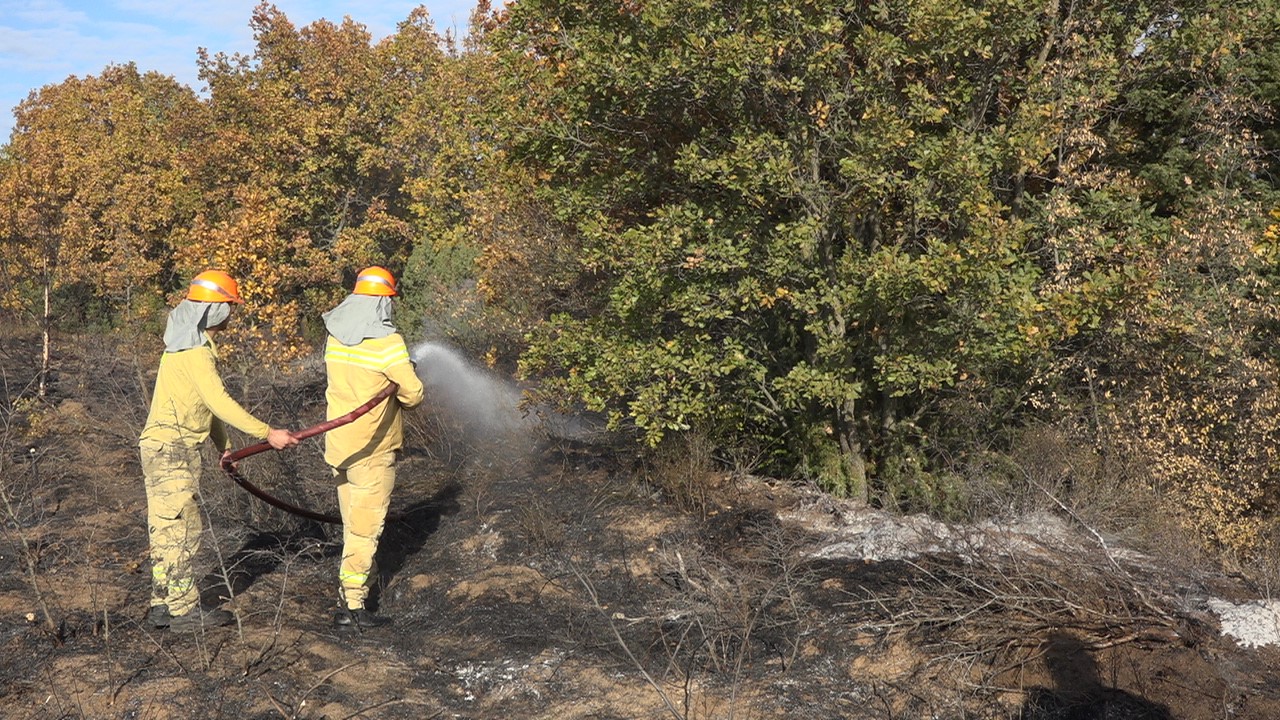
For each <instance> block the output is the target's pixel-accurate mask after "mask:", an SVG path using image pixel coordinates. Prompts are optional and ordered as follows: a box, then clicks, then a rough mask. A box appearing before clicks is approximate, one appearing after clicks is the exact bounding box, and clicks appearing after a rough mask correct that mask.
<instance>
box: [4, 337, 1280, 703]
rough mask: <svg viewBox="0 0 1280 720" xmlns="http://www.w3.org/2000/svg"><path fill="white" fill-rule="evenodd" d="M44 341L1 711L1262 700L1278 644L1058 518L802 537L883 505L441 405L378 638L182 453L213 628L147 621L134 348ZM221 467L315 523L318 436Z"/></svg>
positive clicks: (301, 397)
mask: <svg viewBox="0 0 1280 720" xmlns="http://www.w3.org/2000/svg"><path fill="white" fill-rule="evenodd" d="M62 342H63V347H75V348H77V349H76V352H74V353H72V352H69V351H67V350H63V351H61V352H60V353H59V356H58V358H57V366H58V373H57V375H56V376H55V377H54V378H53V383H52V386H51V391H50V394H49V396H48V397H47V398H46V399H44V400H33V399H32V398H33V387H32V386H31V385H30V384H29V381H30V380H31V379H32V378H34V377H35V374H34V368H35V362H36V359H35V358H36V355H37V351H38V343H37V342H36V341H35V340H34V339H33V338H32V337H29V336H8V337H2V338H0V368H2V369H3V377H0V380H3V390H4V395H3V398H0V399H3V404H2V405H0V410H2V412H3V415H2V416H0V418H2V424H0V432H2V433H3V434H2V435H0V450H2V451H3V455H2V456H0V457H3V460H0V489H3V491H4V493H3V499H4V503H2V504H0V513H3V517H2V518H0V519H3V534H0V707H2V708H3V710H0V715H2V716H3V717H6V718H156V719H163V718H238V719H239V720H256V719H259V718H262V719H265V718H310V719H320V718H329V719H333V720H336V719H338V718H436V717H439V718H495V717H512V718H556V719H557V720H569V719H571V718H599V719H606V718H659V717H677V718H744V719H745V718H799V719H810V718H812V719H815V720H817V719H826V718H868V719H871V718H875V719H888V718H926V717H927V718H1002V719H1003V718H1039V719H1043V720H1067V719H1069V718H1070V719H1073V720H1075V719H1088V718H1110V719H1117V718H1152V719H1162V718H1176V719H1179V720H1184V719H1185V720H1209V719H1210V718H1257V719H1258V720H1263V719H1271V718H1277V717H1280V662H1278V661H1280V651H1278V650H1277V649H1276V648H1275V647H1274V646H1264V647H1260V648H1242V647H1240V646H1238V645H1237V644H1236V642H1235V641H1233V640H1232V639H1231V638H1229V637H1224V636H1222V635H1220V634H1219V628H1218V627H1217V626H1216V621H1215V618H1214V617H1213V616H1212V614H1210V613H1207V612H1204V611H1203V610H1202V607H1201V604H1200V603H1199V600H1198V599H1197V598H1201V597H1203V596H1205V595H1209V594H1212V595H1214V596H1217V597H1224V598H1227V599H1238V600H1243V599H1247V598H1250V597H1259V596H1260V593H1259V590H1258V588H1256V587H1254V586H1253V585H1251V584H1250V582H1249V581H1248V580H1247V579H1246V578H1242V577H1231V576H1227V575H1222V574H1216V573H1213V572H1210V571H1208V570H1204V569H1202V568H1197V567H1188V566H1184V565H1179V564H1178V562H1177V561H1176V560H1173V559H1165V560H1161V561H1159V562H1156V561H1152V560H1151V559H1150V558H1149V557H1147V556H1137V555H1136V554H1133V555H1129V554H1121V553H1118V552H1116V551H1115V548H1114V547H1111V548H1104V549H1102V550H1100V549H1098V548H1097V546H1096V544H1092V543H1091V540H1090V533H1089V532H1084V531H1081V532H1078V533H1075V534H1070V535H1063V534H1062V533H1061V532H1058V533H1057V534H1056V535H1055V536H1054V539H1053V540H1052V541H1034V542H1031V543H1030V544H1027V543H1025V542H1012V541H1009V542H1002V543H993V542H992V541H991V538H993V537H997V536H999V537H1005V536H1003V535H1000V533H998V532H993V531H990V530H983V531H981V532H979V531H977V530H974V531H973V533H972V534H964V533H962V534H961V536H960V537H959V543H958V544H957V543H956V542H951V543H950V544H946V543H941V544H939V543H935V544H933V545H931V546H930V547H931V548H932V549H930V548H925V549H923V550H922V551H921V552H918V553H898V554H896V555H894V556H892V557H888V556H886V554H885V553H879V554H877V553H866V552H863V553H862V554H861V556H859V555H858V554H856V553H855V554H853V555H850V554H848V553H839V552H829V551H830V550H831V548H832V547H834V546H835V545H836V544H838V543H836V540H837V539H840V538H843V539H846V540H847V539H848V538H850V537H860V538H863V540H864V541H865V539H866V538H867V537H869V536H870V535H869V534H868V533H861V534H858V533H853V532H852V531H851V530H850V528H855V527H856V526H858V524H859V523H862V524H864V525H865V524H871V525H876V524H879V525H881V526H883V525H885V524H887V523H888V521H889V517H888V516H880V515H876V514H874V513H871V512H870V511H867V510H865V509H859V508H856V507H851V506H846V505H842V504H840V503H836V502H834V501H832V500H830V499H827V498H824V497H822V496H821V495H819V494H817V493H815V492H813V491H812V490H811V489H808V488H804V487H798V486H795V485H792V484H788V483H783V482H774V481H770V480H768V479H763V478H755V477H750V476H734V475H730V474H725V473H720V472H717V471H715V470H712V469H710V467H709V463H707V462H705V461H703V460H701V459H700V458H699V457H697V453H696V452H692V451H691V453H690V455H689V457H687V458H686V457H679V456H673V457H672V458H670V459H668V460H667V461H663V462H657V463H655V462H652V461H642V460H641V459H640V458H639V457H638V456H637V455H636V454H635V453H634V452H631V451H628V450H627V449H626V448H625V446H623V445H616V444H613V443H610V442H607V441H605V440H604V439H602V438H589V437H575V438H570V439H566V438H564V437H551V436H549V435H547V434H545V433H536V432H535V433H521V434H518V435H515V434H512V435H507V436H505V437H500V438H499V437H493V436H492V435H491V434H488V433H485V432H482V431H481V429H480V428H475V427H467V426H465V425H463V424H461V423H460V422H459V421H458V420H457V418H456V417H453V416H450V415H449V414H447V413H445V412H444V411H443V409H441V408H434V409H433V408H427V409H423V410H421V411H415V412H414V413H412V415H411V423H410V433H409V434H410V437H409V447H408V451H407V452H406V455H405V457H404V458H403V461H402V463H401V464H400V466H399V484H398V487H397V490H396V493H395V498H394V500H393V506H392V512H393V513H394V514H395V515H397V517H398V519H396V520H395V521H393V522H392V523H390V524H389V526H388V528H387V531H386V534H385V536H384V540H383V542H382V548H381V551H380V554H379V565H380V570H381V576H382V582H381V584H380V586H379V588H378V591H377V604H378V606H379V607H380V609H381V611H382V612H384V613H386V614H388V615H391V616H392V617H394V618H395V624H394V625H393V626H392V627H391V628H389V629H379V630H374V631H370V632H367V633H363V634H354V635H351V634H343V633H338V632H336V631H335V630H333V629H332V628H331V627H330V618H331V615H332V612H333V609H334V608H335V600H336V568H337V556H336V554H337V551H338V540H339V539H340V533H338V532H336V531H335V528H333V527H331V526H326V525H323V524H320V523H312V522H307V521H300V520H298V519H296V518H294V517H292V516H289V515H287V514H285V513H282V512H280V511H278V510H275V509H273V508H270V507H268V506H266V505H264V504H263V503H261V502H260V501H258V500H256V499H254V498H252V497H250V496H249V495H247V494H246V493H245V492H243V491H242V490H240V489H239V488H237V487H236V486H235V485H234V484H233V483H232V482H231V481H230V480H228V479H227V478H226V477H225V476H224V475H222V474H221V472H219V471H218V470H217V468H216V466H215V462H214V461H215V458H214V456H213V455H212V452H211V453H210V455H209V456H208V457H207V460H208V462H207V464H206V467H205V472H204V477H203V480H202V483H203V485H202V493H203V507H204V508H205V510H206V513H207V518H206V520H207V523H206V524H207V526H208V528H209V533H208V535H207V538H206V542H205V551H204V555H205V557H204V558H203V560H202V562H203V567H206V568H209V569H211V570H212V572H211V574H210V575H209V576H208V577H206V578H205V581H204V583H203V584H202V588H203V589H204V592H205V594H206V596H207V597H209V598H210V599H218V598H229V599H228V600H227V601H226V606H227V607H229V608H231V609H233V610H235V612H236V613H237V614H238V616H239V622H238V624H237V625H235V626H232V627H227V628H214V629H209V630H208V631H206V632H202V633H196V634H188V635H182V634H174V633H171V632H168V631H157V630H152V629H150V628H148V627H146V626H145V625H144V624H143V622H142V620H143V617H144V614H145V611H146V604H147V582H148V573H149V567H148V564H147V561H146V553H147V546H146V529H145V501H144V496H143V490H142V479H141V473H140V470H139V467H138V461H137V456H136V451H135V449H134V447H133V442H134V439H135V438H136V435H137V431H138V429H139V428H140V426H141V423H142V420H143V418H144V416H145V413H146V405H147V397H146V396H147V393H148V392H149V390H150V382H151V379H152V378H153V377H154V375H153V372H154V370H153V368H152V367H150V365H151V364H152V363H153V362H154V355H155V350H154V348H151V347H150V346H147V347H144V348H130V347H128V346H125V345H123V344H121V342H120V341H118V340H112V339H103V338H64V339H62ZM257 372H258V375H257V376H255V377H253V378H252V381H251V382H250V381H245V380H244V379H243V378H241V376H239V375H237V374H236V373H235V372H234V370H227V371H226V373H225V375H226V377H227V379H228V386H229V387H230V388H232V392H233V394H235V395H237V396H238V397H241V398H244V399H246V400H247V402H246V404H247V405H249V406H250V407H251V408H252V409H253V410H254V411H255V412H257V413H258V414H259V415H260V416H262V417H264V418H266V419H269V420H271V421H275V422H283V421H285V420H288V421H289V424H290V425H291V426H292V427H295V428H297V427H302V426H306V425H309V424H311V423H314V422H316V421H318V420H319V419H320V418H321V414H322V412H323V404H322V403H323V385H322V383H323V380H322V378H320V377H318V376H317V375H316V373H315V371H314V369H312V370H311V371H308V370H306V369H304V370H302V371H300V372H297V373H294V374H291V375H275V374H271V375H267V373H265V372H264V371H263V370H262V369H261V368H258V369H257ZM241 440H243V439H241ZM243 469H244V471H245V474H246V476H248V478H249V479H250V480H252V481H253V482H255V483H257V484H258V485H260V486H261V487H263V488H264V489H267V490H268V491H270V492H272V493H274V494H277V495H279V496H281V497H284V498H287V499H289V500H290V501H291V502H294V503H296V504H300V505H305V506H307V507H310V508H314V509H317V510H321V511H325V512H335V511H336V510H335V502H334V500H333V498H332V494H333V493H332V487H331V484H330V482H329V481H328V479H327V478H328V473H327V470H326V469H325V468H324V466H323V464H322V461H321V459H320V446H319V443H318V441H316V440H309V441H307V442H306V443H304V445H303V446H301V447H300V448H299V449H296V450H292V451H288V452H285V453H268V454H263V455H260V456H255V457H254V458H251V459H248V460H246V461H245V462H244V463H243ZM1067 525H1069V523H1067ZM1055 527H1062V526H1055ZM980 539H982V541H981V542H980V541H979V540H980ZM957 548H959V549H957ZM965 548H968V550H966V549H965ZM864 550H865V548H864Z"/></svg>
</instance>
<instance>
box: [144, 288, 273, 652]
mask: <svg viewBox="0 0 1280 720" xmlns="http://www.w3.org/2000/svg"><path fill="white" fill-rule="evenodd" d="M243 302H244V301H243V300H241V299H240V289H239V286H238V285H237V284H236V281H235V280H234V279H233V278H232V277H231V276H230V275H228V274H226V273H224V272H222V271H219V270H206V271H204V272H202V273H200V274H198V275H196V276H195V278H194V279H192V281H191V285H190V287H189V288H188V289H187V296H186V299H184V300H183V301H182V302H180V303H179V304H178V305H177V307H175V308H173V310H171V311H170V312H169V320H168V323H167V324H166V325H165V330H164V345H165V347H164V354H163V355H162V356H161V358H160V369H159V372H158V373H157V375H156V385H155V390H154V391H153V392H152V395H151V410H150V412H149V413H148V414H147V422H146V425H145V426H144V427H143V429H142V435H141V437H139V439H138V449H139V454H140V455H141V459H142V473H143V476H144V478H145V481H146V491H147V532H148V539H149V542H150V546H151V550H150V554H151V565H152V567H151V578H152V583H151V608H150V610H149V611H148V612H147V621H148V622H149V623H150V625H151V626H152V627H156V628H165V627H167V628H170V629H171V630H175V631H191V630H196V629H198V628H201V627H205V626H217V625H228V624H230V623H231V622H234V620H235V616H234V615H233V614H232V613H231V612H229V611H228V610H225V609H223V608H219V607H211V608H204V607H201V605H200V590H199V588H198V587H197V585H196V577H195V574H194V570H193V568H192V558H193V557H194V556H195V554H196V552H197V551H198V550H199V548H200V534H201V532H202V531H203V525H202V523H201V519H200V508H199V506H198V505H197V504H196V495H197V493H198V492H199V482H200V445H201V444H202V443H203V442H204V441H205V439H206V438H210V439H212V440H213V443H214V445H215V446H216V447H217V448H218V450H220V451H222V452H223V453H224V456H225V453H227V452H229V449H228V445H229V438H228V437H227V430H226V425H231V426H233V427H235V428H237V429H239V430H240V431H242V432H244V433H246V434H249V435H252V436H254V437H256V438H265V439H266V440H267V442H268V443H270V444H271V447H273V448H275V449H277V450H283V449H285V448H288V447H293V446H294V445H297V444H298V440H297V438H295V437H294V436H293V434H292V433H290V432H289V431H288V430H283V429H277V428H272V427H270V426H269V425H268V424H267V423H265V422H263V421H261V420H259V419H258V418H256V417H254V416H253V415H251V414H250V413H249V412H248V411H247V410H245V409H244V408H243V407H241V406H240V404H239V403H237V402H236V401H235V400H234V399H232V397H231V396H230V395H229V394H227V390H226V388H225V387H224V386H223V384H222V378H221V377H219V375H218V368H217V364H216V363H217V359H218V355H217V346H215V345H214V343H213V340H212V339H211V338H210V337H209V336H210V334H211V333H212V332H214V331H217V330H221V329H223V328H225V327H226V325H227V322H228V320H229V319H230V317H231V306H232V305H233V304H241V303H243Z"/></svg>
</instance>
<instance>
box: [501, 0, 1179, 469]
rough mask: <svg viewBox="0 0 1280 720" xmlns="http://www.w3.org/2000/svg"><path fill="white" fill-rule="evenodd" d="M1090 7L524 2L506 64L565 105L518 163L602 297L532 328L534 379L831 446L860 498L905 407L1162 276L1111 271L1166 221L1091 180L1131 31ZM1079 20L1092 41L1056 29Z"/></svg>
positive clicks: (1095, 177)
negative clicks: (1071, 14) (817, 432)
mask: <svg viewBox="0 0 1280 720" xmlns="http://www.w3.org/2000/svg"><path fill="white" fill-rule="evenodd" d="M1079 14H1080V16H1081V17H1083V18H1086V20H1083V21H1079V22H1075V21H1072V20H1071V19H1066V20H1064V19H1063V18H1057V17H1049V18H1046V17H1045V16H1044V15H1043V14H1042V13H1041V12H1040V8H1038V7H1036V8H1031V7H1024V6H1023V5H1021V4H1017V3H1009V4H1001V5H997V6H990V5H983V6H977V5H969V4H965V3H955V2H938V1H936V0H921V1H919V2H907V3H895V4H888V3H873V4H871V5H867V4H864V3H848V4H840V3H815V2H805V1H802V0H793V1H790V2H787V1H784V2H779V3H771V4H769V5H768V6H747V7H741V6H739V5H738V4H727V3H719V2H710V1H703V2H695V1H689V0H666V1H659V2H651V3H645V4H643V5H636V6H629V5H623V6H619V7H618V8H617V9H616V11H614V12H607V13H602V12H590V11H589V7H588V6H587V5H585V4H583V3H574V2H554V1H544V2H524V3H521V4H519V5H518V6H516V7H513V8H511V12H510V17H509V19H508V21H507V23H506V25H504V26H503V27H501V28H499V29H498V30H497V31H496V32H495V33H494V34H493V36H492V40H493V42H492V46H493V49H494V52H496V53H498V54H500V55H503V54H504V53H505V55H504V57H505V58H506V60H507V62H508V63H511V64H513V65H515V64H518V63H521V62H523V63H525V64H526V65H527V66H531V67H532V70H531V72H537V73H539V74H540V76H541V77H542V78H543V82H545V84H546V86H548V88H549V89H548V90H547V91H546V92H547V93H548V94H549V99H547V98H543V99H542V101H543V102H544V103H548V104H549V105H550V106H551V107H552V108H553V110H552V111H551V112H550V119H549V120H548V121H547V122H543V123H540V124H536V125H535V124H533V123H528V124H527V125H526V127H529V128H531V129H530V130H528V131H526V132H524V133H521V134H517V135H516V137H515V139H514V140H515V142H514V143H513V145H512V158H513V160H514V161H516V162H519V163H526V164H531V165H533V166H534V167H535V168H537V170H538V172H541V173H543V174H544V175H545V176H547V177H548V178H549V183H548V191H549V192H548V198H549V200H550V201H551V202H552V203H554V206H555V207H556V208H557V209H558V210H557V214H558V217H560V218H562V219H564V220H565V221H566V222H569V223H572V224H573V226H574V227H575V228H576V229H577V231H578V235H579V237H580V242H581V247H580V252H579V253H578V255H577V258H576V261H577V265H576V267H577V271H578V273H579V274H580V276H581V277H583V278H588V277H589V278H591V281H592V282H593V283H595V285H596V286H597V287H599V288H600V290H601V291H600V292H599V293H598V294H597V296H596V301H597V302H596V304H594V305H589V306H587V307H584V308H581V309H580V310H579V312H577V313H576V315H574V314H563V315H557V316H554V317H552V318H551V320H550V322H549V323H548V324H547V325H546V326H545V327H543V328H542V329H540V330H539V331H538V332H537V333H536V334H535V335H534V336H533V338H532V345H533V346H532V348H531V351H530V353H529V354H528V355H527V356H526V369H527V372H529V373H531V374H542V373H552V374H554V375H556V376H557V378H558V379H557V381H556V382H554V383H552V384H550V385H549V386H548V389H549V390H550V391H553V392H559V393H563V394H565V395H568V396H572V397H577V398H581V399H582V400H584V401H585V402H586V403H587V404H588V405H589V406H591V407H594V408H598V409H606V410H608V411H610V412H611V413H612V418H613V420H614V422H615V423H616V424H621V423H623V422H624V421H627V422H634V423H635V424H636V425H637V426H638V427H639V428H640V429H641V430H642V431H643V432H644V433H645V436H646V437H647V438H648V439H649V441H650V442H656V441H658V440H660V439H661V437H662V436H663V434H664V433H667V432H670V431H681V430H684V429H686V428H688V427H691V426H695V425H697V426H704V425H707V426H712V427H714V428H715V429H716V430H718V431H720V432H722V433H723V434H722V435H721V437H724V438H734V437H740V436H750V435H753V434H757V435H764V436H773V437H792V438H795V439H797V440H799V441H800V445H809V444H813V443H814V442H816V443H817V447H815V449H814V452H815V453H817V455H815V456H822V455H821V452H819V450H820V448H821V447H822V446H823V445H824V444H826V443H827V442H829V443H830V444H831V445H832V446H834V447H836V448H838V449H839V451H840V453H841V454H843V455H844V456H845V457H844V462H845V467H846V468H847V472H846V474H849V473H852V474H851V475H850V476H851V477H852V478H854V479H853V480H851V481H850V482H852V483H853V484H854V485H857V484H860V483H861V482H862V480H861V478H860V477H859V473H860V472H861V470H860V469H859V468H860V467H861V466H862V463H863V462H864V457H863V456H864V455H866V454H867V453H868V452H869V451H870V448H871V447H872V446H875V447H883V445H881V444H880V440H883V436H880V435H879V432H880V430H879V429H880V428H884V427H889V426H892V424H893V423H894V422H896V420H897V416H898V415H899V414H901V413H907V414H912V415H916V414H919V413H922V412H927V410H928V408H929V406H930V403H931V402H932V398H933V397H934V396H935V394H936V393H938V392H939V391H941V390H944V389H946V388H949V387H952V386H954V385H955V384H956V383H957V382H959V381H961V380H964V379H966V378H971V377H978V378H989V377H994V376H996V375H1002V374H1008V373H1009V372H1010V371H1011V369H1012V370H1013V371H1014V372H1016V371H1017V368H1019V367H1022V366H1024V365H1025V364H1027V363H1030V362H1032V361H1033V360H1034V359H1036V358H1040V357H1044V356H1045V355H1046V354H1047V353H1049V352H1050V351H1051V349H1052V348H1054V347H1055V346H1057V345H1059V344H1061V343H1063V342H1067V341H1069V340H1070V339H1071V338H1073V337H1074V336H1075V335H1076V334H1078V333H1079V332H1081V331H1082V330H1085V329H1089V328H1096V327H1097V326H1098V325H1099V324H1100V322H1101V318H1103V317H1105V316H1107V315H1108V314H1109V313H1110V312H1111V311H1112V309H1113V308H1114V307H1115V306H1116V305H1117V304H1118V303H1120V302H1121V301H1122V299H1123V298H1124V297H1126V296H1128V295H1131V294H1133V293H1134V292H1135V291H1136V290H1135V289H1136V288H1138V287H1139V286H1140V285H1141V283H1142V281H1143V280H1144V279H1145V278H1144V277H1143V274H1142V273H1141V272H1140V271H1139V270H1137V269H1136V268H1134V267H1126V266H1125V265H1124V263H1123V260H1125V259H1126V258H1125V257H1123V254H1122V255H1121V257H1117V258H1115V261H1111V258H1110V257H1107V258H1106V261H1104V262H1098V261H1097V258H1099V256H1102V255H1104V254H1106V253H1108V250H1109V248H1108V246H1115V245H1116V243H1115V241H1114V239H1113V238H1114V237H1115V236H1117V235H1123V236H1129V237H1131V238H1132V242H1130V243H1129V244H1126V246H1125V248H1124V250H1123V251H1122V253H1130V254H1133V255H1139V256H1143V255H1144V254H1145V253H1147V252H1149V251H1150V248H1151V241H1150V238H1151V237H1153V236H1154V235H1155V233H1156V232H1157V231H1158V223H1157V224H1156V225H1151V224H1150V223H1149V222H1148V216H1147V215H1146V214H1144V212H1143V210H1142V207H1141V205H1140V204H1139V203H1138V202H1137V201H1136V198H1134V197H1133V194H1132V192H1131V191H1129V190H1128V188H1127V182H1128V180H1127V178H1126V177H1124V176H1123V175H1122V174H1120V173H1113V172H1106V171H1105V170H1101V169H1099V170H1097V171H1095V170H1094V168H1093V167H1092V166H1091V165H1090V161H1091V160H1092V159H1093V158H1094V157H1095V155H1096V147H1097V145H1098V144H1100V142H1101V141H1100V140H1099V139H1096V138H1095V136H1094V133H1095V132H1096V131H1098V130H1099V129H1100V128H1101V127H1102V126H1103V125H1104V123H1105V122H1106V119H1107V113H1108V112H1110V109H1109V105H1108V104H1109V103H1111V102H1113V101H1114V98H1115V96H1116V95H1117V94H1118V92H1119V88H1118V83H1119V82H1120V80H1119V76H1120V75H1121V73H1122V64H1123V63H1124V61H1125V59H1126V57H1127V55H1128V51H1129V50H1130V48H1131V47H1132V39H1133V38H1132V37H1130V36H1128V35H1127V34H1124V33H1122V32H1120V28H1121V27H1122V26H1124V25H1126V24H1129V23H1131V22H1132V21H1131V19H1130V18H1129V17H1128V16H1127V15H1121V14H1118V13H1115V12H1112V11H1111V10H1110V9H1109V8H1108V6H1107V5H1105V4H1102V3H1095V4H1089V6H1088V7H1087V8H1082V9H1081V10H1080V11H1079ZM1075 25H1078V26H1079V30H1084V29H1089V30H1092V31H1095V32H1090V33H1084V32H1073V33H1070V34H1067V35H1066V37H1065V38H1059V33H1060V32H1061V31H1062V30H1063V29H1064V28H1073V29H1074V26H1075ZM535 86H536V87H539V88H541V87H543V86H542V85H535ZM1057 173H1064V174H1065V173H1070V176H1069V177H1064V178H1063V179H1062V180H1060V181H1057V182H1054V181H1052V180H1051V179H1049V178H1050V177H1051V176H1053V175H1056V174H1057ZM1090 173H1092V175H1090ZM1033 185H1034V187H1033ZM1107 208H1115V212H1108V211H1104V212H1096V210H1099V209H1107ZM1025 372H1030V370H1029V369H1028V370H1027V371H1025ZM812 427H822V428H828V432H829V433H830V434H829V435H828V436H827V437H829V438H830V439H829V441H823V440H822V439H817V440H815V439H814V438H813V437H812V433H811V432H810V431H809V430H808V428H812ZM824 435H825V433H824ZM802 438H805V439H802ZM877 438H880V439H879V440H877ZM871 454H873V455H874V454H875V453H874V452H872V453H871ZM800 457H803V455H801V456H800ZM797 459H798V458H797V457H795V456H793V458H792V460H793V463H794V461H795V460H797ZM806 464H807V465H808V466H810V467H813V466H814V463H812V462H806ZM818 465H820V466H826V465H829V463H825V462H820V463H818ZM822 474H823V475H826V476H831V473H830V472H829V471H823V472H822ZM838 475H839V473H837V474H836V476H838ZM831 482H832V484H833V487H838V486H841V485H842V484H843V483H844V482H845V481H843V480H833V481H831Z"/></svg>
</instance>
